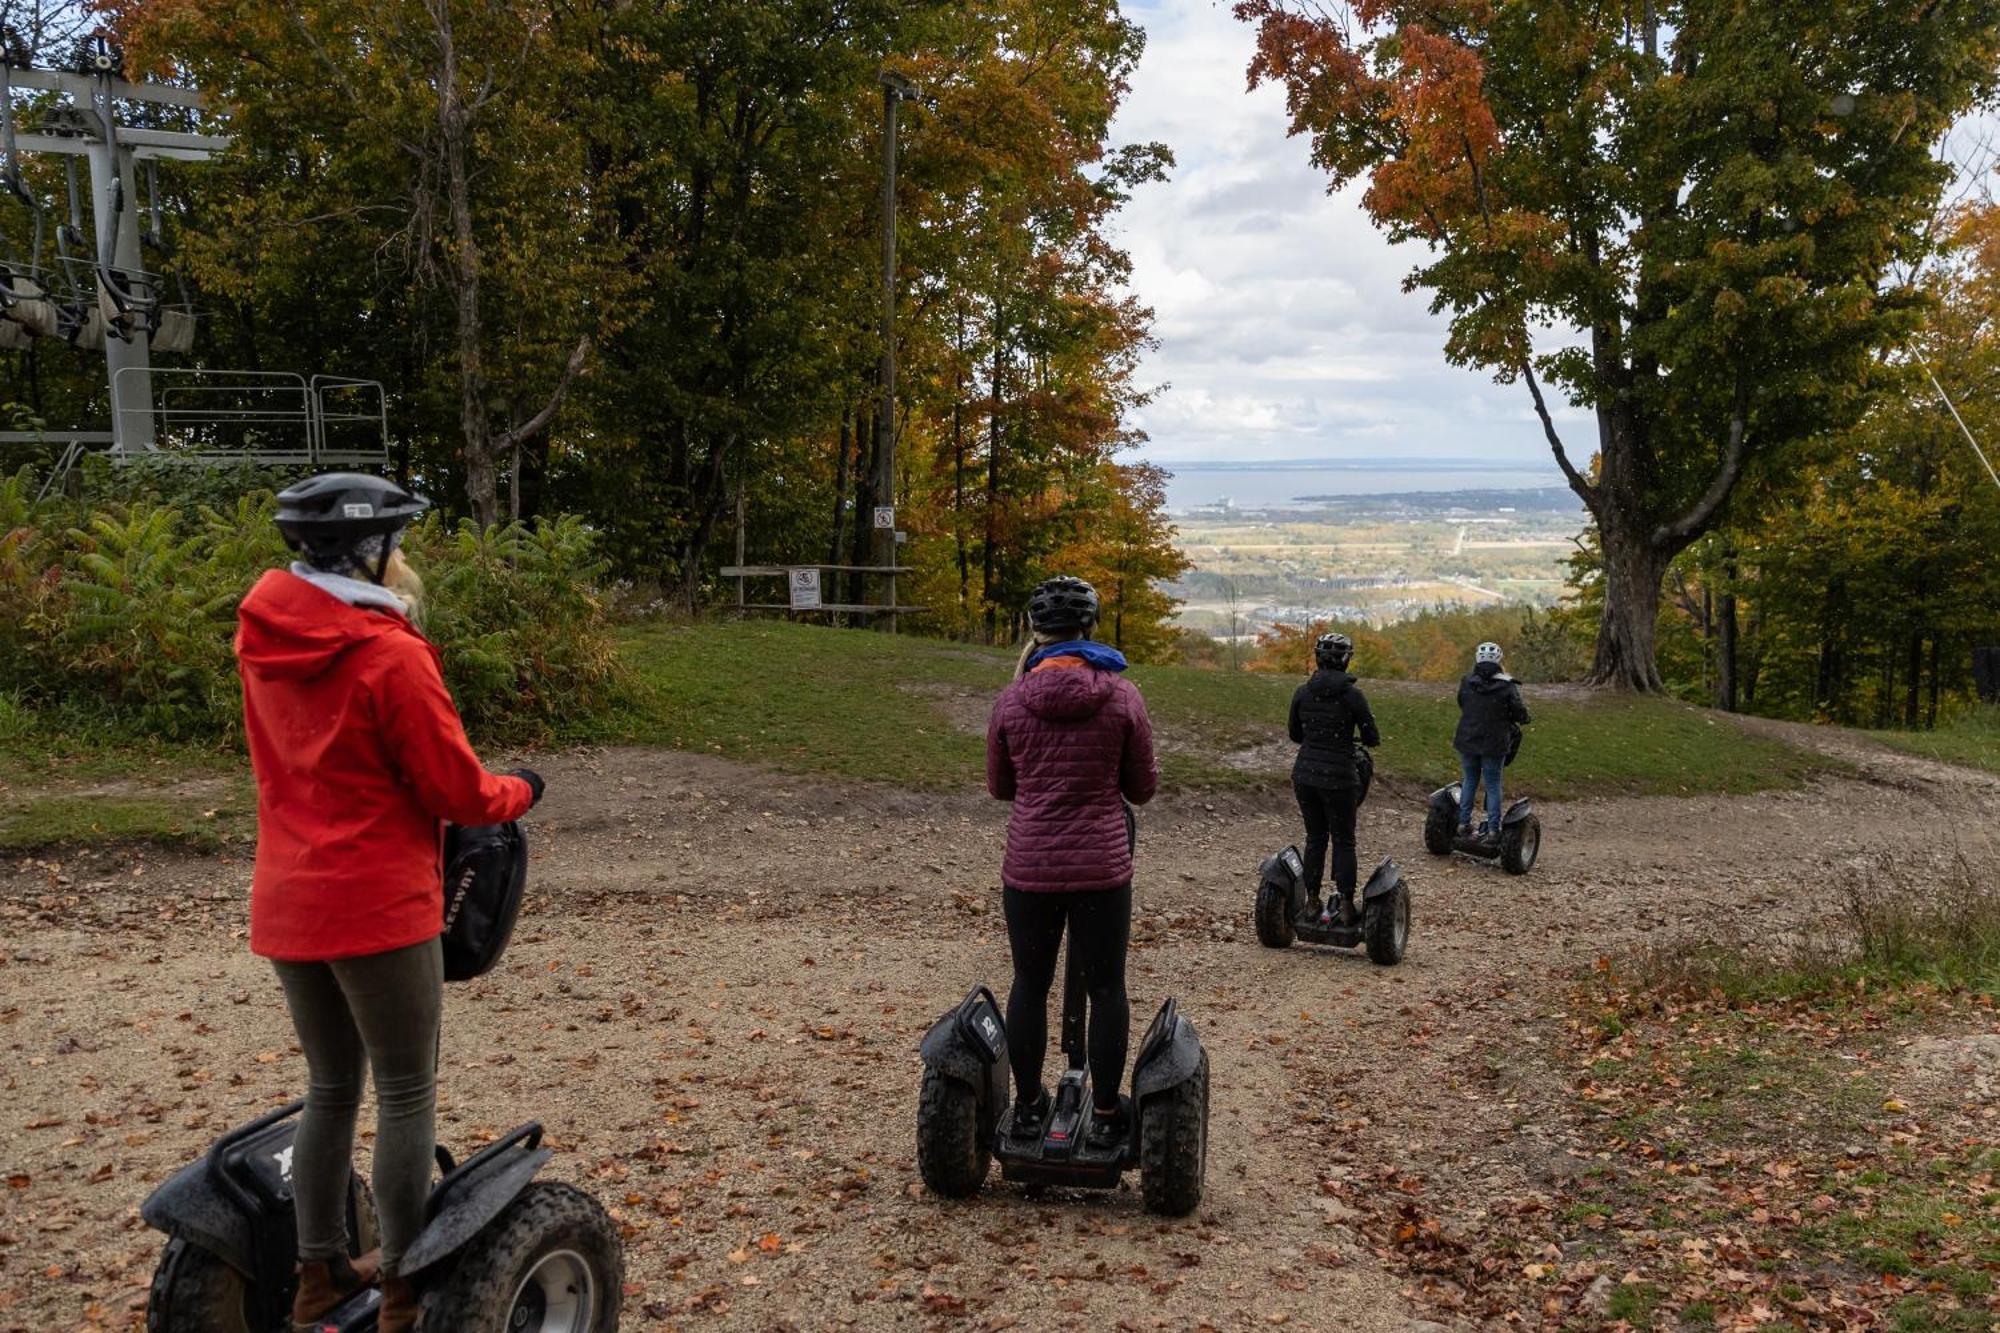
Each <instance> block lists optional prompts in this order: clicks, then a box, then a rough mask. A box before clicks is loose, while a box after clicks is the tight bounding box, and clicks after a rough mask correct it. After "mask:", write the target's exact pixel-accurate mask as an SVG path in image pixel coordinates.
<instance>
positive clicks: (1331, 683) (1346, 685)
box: [1306, 667, 1360, 699]
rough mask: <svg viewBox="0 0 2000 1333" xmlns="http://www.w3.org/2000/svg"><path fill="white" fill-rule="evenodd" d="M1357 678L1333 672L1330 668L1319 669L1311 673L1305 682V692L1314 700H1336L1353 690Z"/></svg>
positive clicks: (1346, 673) (1343, 672)
mask: <svg viewBox="0 0 2000 1333" xmlns="http://www.w3.org/2000/svg"><path fill="white" fill-rule="evenodd" d="M1359 679H1360V677H1359V676H1355V675H1351V674H1349V673H1348V672H1345V671H1335V670H1333V669H1332V668H1331V667H1321V668H1319V669H1318V670H1317V671H1315V672H1313V673H1312V679H1310V680H1308V681H1307V682H1306V692H1307V693H1308V694H1310V695H1312V697H1313V698H1315V699H1337V698H1339V697H1340V696H1341V695H1343V694H1345V693H1347V692H1348V691H1349V690H1351V689H1353V688H1354V683H1355V682H1356V681H1357V680H1359Z"/></svg>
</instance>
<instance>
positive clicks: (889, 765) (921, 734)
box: [0, 621, 1828, 851]
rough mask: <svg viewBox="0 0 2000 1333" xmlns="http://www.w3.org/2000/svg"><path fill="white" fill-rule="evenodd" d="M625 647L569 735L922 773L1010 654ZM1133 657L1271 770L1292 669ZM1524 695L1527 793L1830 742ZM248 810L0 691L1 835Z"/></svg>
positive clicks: (1718, 771)
mask: <svg viewBox="0 0 2000 1333" xmlns="http://www.w3.org/2000/svg"><path fill="white" fill-rule="evenodd" d="M624 650H625V656H626V659H627V661H628V663H629V664H630V665H631V667H632V670H633V673H634V675H635V676H636V677H637V680H638V683H639V687H640V688H639V689H638V690H637V691H636V693H637V695H638V699H637V701H636V702H635V704H634V705H633V706H632V707H631V708H630V709H629V710H628V711H627V712H626V713H624V714H623V715H621V716H619V717H616V718H613V719H610V720H608V721H606V722H604V723H601V724H599V725H597V726H595V727H593V728H591V729H590V730H589V731H588V732H587V733H585V734H581V735H579V736H578V737H577V739H587V740H599V741H629V742H637V743H642V744H656V745H665V746H671V747H674V748H677V749H684V750H694V751H700V752H704V753H709V754H719V755H726V756H729V757H731V758H735V759H742V760H746V761H749V762H753V763H760V764H767V765H770V766H772V767H775V768H780V769H787V770H792V771H796V772H812V773H825V774H829V775H832V776H837V777H843V778H852V779H867V780H874V781H880V782H888V783H893V784H896V785H899V786H905V787H913V788H921V789H932V790H936V789H948V788H966V787H976V786H977V785H978V783H979V782H980V780H981V778H980V775H981V769H982V760H981V756H982V753H983V750H984V741H983V738H982V735H981V729H982V728H983V726H984V722H985V718H986V713H987V709H988V707H989V705H990V701H991V699H992V696H993V695H994V693H995V692H997V691H998V690H999V689H1000V688H1001V687H1002V686H1004V685H1005V684H1006V682H1007V680H1008V679H1009V676H1010V674H1011V671H1012V667H1013V654H1012V653H1009V652H1006V651H1001V650H995V649H987V648H978V647H968V646H966V645H962V644H951V643H942V642H939V641H937V640H934V639H921V638H914V637H907V636H905V637H900V638H892V637H889V636H886V635H880V634H856V633H848V632H835V631H831V630H826V629H821V628H817V627H811V626H803V625H791V624H786V623H783V622H778V621H754V622H749V623H742V624H725V625H702V626H695V627H685V626H670V625H661V624H645V625H640V626H635V627H633V628H631V629H629V630H627V631H625V632H624ZM1132 677H1133V679H1134V680H1135V681H1137V682H1138V684H1139V686H1140V688H1141V689H1142V690H1144V691H1145V694H1146V699H1147V703H1148V706H1149V707H1150V709H1151V711H1152V714H1153V719H1154V724H1155V729H1156V731H1157V732H1158V735H1159V740H1160V748H1161V752H1162V765H1163V768H1164V769H1165V775H1166V778H1167V781H1168V782H1169V783H1170V784H1173V785H1179V786H1244V785H1254V784H1260V783H1269V782H1278V781H1282V780H1283V779H1284V778H1285V776H1286V774H1287V772H1288V767H1289V763H1290V752H1289V749H1288V748H1287V747H1286V745H1285V744H1284V742H1283V725H1284V718H1285V709H1286V704H1287V702H1288V701H1289V699H1290V697H1291V691H1292V688H1293V686H1294V685H1295V684H1296V682H1295V681H1293V680H1291V679H1288V678H1281V677H1275V676H1258V675H1250V674H1231V673H1224V672H1215V671H1202V670H1196V669H1192V668H1183V667H1139V668H1135V669H1134V671H1133V673H1132ZM1369 696H1370V699H1371V701H1372V702H1373V704H1374V707H1375V711H1376V714H1377V716H1378V718H1379V719H1380V721H1381V725H1382V731H1383V738H1384V744H1383V747H1382V749H1381V750H1380V751H1379V752H1378V754H1379V766H1380V771H1381V773H1382V774H1383V775H1384V776H1385V777H1387V778H1393V779H1399V780H1403V781H1407V782H1412V783H1418V784H1423V785H1432V784H1439V783H1443V782H1445V781H1447V780H1448V779H1450V778H1451V777H1453V776H1455V774H1456V772H1457V761H1456V759H1455V758H1454V756H1453V755H1452V752H1451V745H1450V741H1451V730H1452V725H1453V722H1454V719H1455V717H1456V709H1455V707H1454V705H1453V701H1452V692H1451V690H1450V688H1449V687H1443V686H1429V685H1400V684H1387V683H1379V684H1371V685H1370V686H1369ZM1529 703H1530V707H1531V708H1532V709H1533V710H1534V712H1535V718H1536V720H1535V723H1534V725H1533V726H1532V727H1531V728H1530V730H1529V733H1528V742H1527V745H1526V746H1525V747H1524V748H1523V750H1522V754H1521V758H1520V761H1519V762H1518V763H1517V764H1516V765H1515V766H1514V768H1513V770H1512V771H1511V774H1510V789H1511V790H1515V791H1520V792H1525V793H1531V794H1534V795H1538V796H1546V797H1551V798H1570V797H1577V796H1587V795H1591V794H1610V793H1638V794H1680V793H1686V792H1697V791H1710V792H1713V791H1727V792H1747V791H1755V790H1758V789H1760V788H1768V787H1779V786H1789V785H1794V784H1796V783H1797V782H1799V781H1800V780H1802V779H1803V777H1804V776H1805V775H1806V774H1807V773H1808V772H1810V771H1812V769H1813V768H1814V767H1819V768H1822V769H1824V768H1825V767H1826V766H1827V762H1828V761H1825V760H1821V759H1815V758H1813V757H1811V756H1809V755H1807V754H1806V753H1805V752H1803V751H1800V750H1796V749H1793V748H1792V747H1790V746H1788V745H1785V744H1784V743H1782V742H1779V741H1773V740H1765V739H1762V738H1758V737H1753V736H1750V735H1747V734H1745V733H1744V732H1743V731H1742V730H1740V729H1739V728H1737V727H1735V726H1733V725H1731V724H1730V723H1729V722H1728V721H1727V720H1726V719H1717V718H1716V717H1715V716H1713V715H1711V714H1708V713H1704V712H1701V711H1700V710H1697V709H1691V708H1686V707H1683V706H1681V705H1678V704H1673V703H1667V702H1664V701H1659V700H1634V699H1617V698H1579V697H1574V696H1573V695H1567V694H1566V695H1561V696H1549V697H1540V698H1538V697H1537V696H1536V693H1535V691H1534V690H1533V688H1532V687H1531V688H1530V690H1529ZM1260 746H1261V747H1266V748H1263V749H1256V748H1255V747H1260ZM1253 750H1254V753H1249V752H1252V751H1253ZM1231 756H1234V762H1230V761H1229V760H1230V757H1231ZM253 816H254V802H253V800H252V796H251V792H250V786H249V781H248V773H247V765H246V763H245V761H244V760H243V758H242V756H241V755H240V754H237V753H235V752H233V751H230V750H229V749H227V748H225V747H222V746H219V745H218V746H206V747H204V746H188V745H171V744H165V743H161V742H158V741H152V740H148V739H146V738H144V737H131V736H125V737H115V738H109V739H107V738H104V737H100V736H94V735H88V734H86V733H85V732H84V731H82V730H69V731H64V730H61V729H52V728H51V726H50V725H49V724H47V723H45V722H40V721H37V720H36V719H34V718H31V717H29V716H28V715H26V714H24V713H22V712H20V711H18V710H12V709H10V707H9V706H8V704H7V702H6V701H5V700H0V851H20V850H26V849H30V848H35V847H43V846H52V845H61V844H65V843H78V842H95V841H103V840H108V839H117V838H136V837H149V838H157V839H163V840H166V841H172V842H182V843H189V844H192V845H197V846H208V845H214V844H215V843H217V842H220V841H224V840H228V839H231V838H239V837H243V836H246V835H248V834H249V833H251V832H252V831H253V828H254V818H253Z"/></svg>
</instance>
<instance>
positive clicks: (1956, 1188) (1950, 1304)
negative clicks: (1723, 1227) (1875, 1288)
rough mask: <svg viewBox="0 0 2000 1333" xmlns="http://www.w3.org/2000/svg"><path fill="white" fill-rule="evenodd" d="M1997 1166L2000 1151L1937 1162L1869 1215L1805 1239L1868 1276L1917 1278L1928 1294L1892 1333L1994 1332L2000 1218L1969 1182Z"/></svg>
mask: <svg viewBox="0 0 2000 1333" xmlns="http://www.w3.org/2000/svg"><path fill="white" fill-rule="evenodd" d="M1996 1166H2000V1151H1995V1150H1992V1149H1982V1150H1974V1151H1972V1152H1970V1153H1967V1154H1963V1155H1959V1156H1955V1157H1943V1158H1939V1159H1936V1160H1934V1161H1932V1162H1931V1163H1930V1164H1929V1168H1928V1170H1927V1171H1923V1172H1921V1173H1911V1174H1907V1175H1901V1176H1898V1177H1897V1178H1895V1179H1893V1180H1892V1181H1891V1182H1890V1183H1889V1185H1888V1188H1886V1189H1882V1190H1879V1191H1877V1192H1875V1193H1874V1195H1873V1197H1871V1198H1870V1199H1869V1205H1870V1206H1869V1207H1867V1208H1866V1209H1865V1210H1854V1211H1848V1210H1843V1211H1841V1212H1838V1213H1836V1214H1834V1216H1833V1217H1831V1218H1830V1219H1828V1220H1827V1221H1826V1222H1825V1223H1823V1224H1820V1225H1817V1226H1813V1227H1809V1228H1808V1229H1807V1230H1806V1232H1805V1239H1807V1240H1808V1241H1809V1242H1811V1243H1812V1244H1814V1245H1815V1246H1818V1247H1819V1248H1821V1249H1822V1250H1824V1251H1825V1252H1826V1253H1827V1254H1828V1255H1830V1256H1837V1257H1839V1258H1841V1259H1843V1260H1844V1261H1845V1262H1846V1263H1847V1264H1849V1265H1850V1266H1853V1267H1855V1268H1858V1269H1861V1270H1862V1271H1864V1272H1866V1273H1869V1274H1871V1275H1879V1274H1883V1273H1889V1274H1894V1275H1895V1276H1897V1277H1901V1278H1907V1279H1913V1280H1914V1281H1915V1283H1916V1284H1917V1285H1919V1286H1920V1287H1921V1288H1922V1289H1923V1290H1922V1291H1921V1292H1920V1293H1919V1294H1916V1295H1913V1296H1911V1297H1910V1298H1909V1299H1907V1300H1905V1301H1903V1302H1902V1303H1901V1304H1899V1305H1898V1306H1897V1307H1896V1308H1895V1310H1894V1312H1893V1314H1892V1322H1891V1324H1890V1327H1892V1328H1897V1329H1907V1330H1910V1331H1911V1333H1917V1331H1918V1330H1931V1329H1975V1328H1976V1329H1986V1328H1992V1327H1993V1326H1994V1320H1993V1317H1992V1315H1991V1314H1989V1313H1987V1312H1986V1311H1985V1310H1984V1309H1983V1308H1982V1307H1983V1306H1984V1305H1985V1303H1986V1301H1987V1299H1988V1298H1989V1297H1990V1296H1991V1295H1992V1292H1993V1286H1994V1279H1993V1275H1994V1273H1995V1272H2000V1214H1996V1213H1995V1212H1994V1211H1993V1209H1992V1208H1990V1207H1987V1206H1984V1200H1983V1199H1982V1198H1981V1197H1980V1195H1979V1192H1978V1189H1977V1187H1976V1185H1971V1184H1970V1182H1975V1181H1977V1180H1979V1179H1983V1178H1987V1177H1989V1176H1990V1174H1991V1172H1992V1171H1993V1169H1994V1168H1995V1167H1996Z"/></svg>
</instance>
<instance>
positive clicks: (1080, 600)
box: [1028, 574, 1097, 634]
mask: <svg viewBox="0 0 2000 1333" xmlns="http://www.w3.org/2000/svg"><path fill="white" fill-rule="evenodd" d="M1028 623H1029V624H1030V625H1032V626H1034V628H1035V632H1036V633H1037V634H1088V633H1090V631H1091V629H1092V628H1093V627H1094V626H1095V625H1096V624H1097V589H1095V588H1093V587H1091V586H1090V585H1089V584H1088V583H1085V582H1084V581H1083V580H1082V579H1079V578H1074V577H1072V576H1070V575H1068V574H1058V575H1057V576H1056V577H1055V578H1052V579H1044V580H1043V581H1042V583H1041V585H1040V586H1039V587H1037V588H1036V589H1035V591H1034V595H1033V596H1031V597H1029V598H1028Z"/></svg>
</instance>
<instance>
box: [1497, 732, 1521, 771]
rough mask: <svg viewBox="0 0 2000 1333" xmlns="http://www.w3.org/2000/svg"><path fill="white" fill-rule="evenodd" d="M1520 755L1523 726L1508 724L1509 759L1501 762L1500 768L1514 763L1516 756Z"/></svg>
mask: <svg viewBox="0 0 2000 1333" xmlns="http://www.w3.org/2000/svg"><path fill="white" fill-rule="evenodd" d="M1519 753H1521V724H1520V723H1519V722H1510V723H1508V724H1507V757H1506V758H1505V759H1503V760H1501V761H1500V767H1502V768H1505V767H1507V765H1509V764H1511V763H1513V762H1514V756H1515V755H1517V754H1519Z"/></svg>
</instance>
